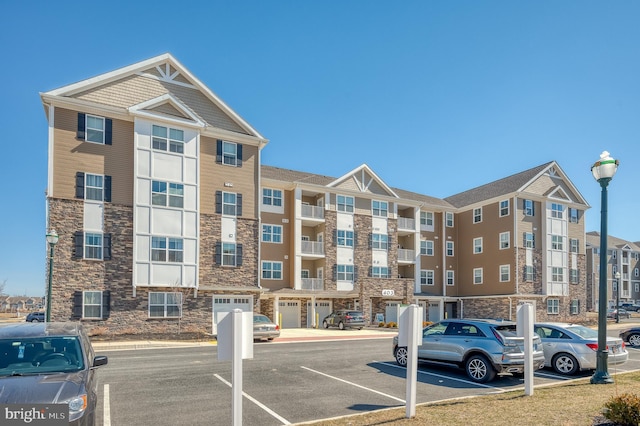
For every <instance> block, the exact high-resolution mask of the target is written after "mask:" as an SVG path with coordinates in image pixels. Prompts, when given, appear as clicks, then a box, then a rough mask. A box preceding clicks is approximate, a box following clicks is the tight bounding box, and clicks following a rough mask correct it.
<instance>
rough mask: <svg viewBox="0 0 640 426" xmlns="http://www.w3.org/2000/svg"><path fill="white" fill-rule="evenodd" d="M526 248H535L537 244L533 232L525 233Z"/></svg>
mask: <svg viewBox="0 0 640 426" xmlns="http://www.w3.org/2000/svg"><path fill="white" fill-rule="evenodd" d="M524 246H525V248H531V249H532V248H535V247H536V242H535V239H534V236H533V232H525V233H524Z"/></svg>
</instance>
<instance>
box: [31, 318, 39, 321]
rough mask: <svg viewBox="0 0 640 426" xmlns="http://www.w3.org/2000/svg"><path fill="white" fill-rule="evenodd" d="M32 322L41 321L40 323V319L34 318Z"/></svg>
mask: <svg viewBox="0 0 640 426" xmlns="http://www.w3.org/2000/svg"><path fill="white" fill-rule="evenodd" d="M31 322H40V321H38V318H34V319H32V320H31Z"/></svg>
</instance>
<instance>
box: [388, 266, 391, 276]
mask: <svg viewBox="0 0 640 426" xmlns="http://www.w3.org/2000/svg"><path fill="white" fill-rule="evenodd" d="M387 278H391V268H387Z"/></svg>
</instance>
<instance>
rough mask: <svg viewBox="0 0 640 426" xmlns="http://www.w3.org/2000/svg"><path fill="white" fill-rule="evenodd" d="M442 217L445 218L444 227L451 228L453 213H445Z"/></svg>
mask: <svg viewBox="0 0 640 426" xmlns="http://www.w3.org/2000/svg"><path fill="white" fill-rule="evenodd" d="M444 217H445V225H446V226H447V228H453V213H451V212H446V213H445V214H444Z"/></svg>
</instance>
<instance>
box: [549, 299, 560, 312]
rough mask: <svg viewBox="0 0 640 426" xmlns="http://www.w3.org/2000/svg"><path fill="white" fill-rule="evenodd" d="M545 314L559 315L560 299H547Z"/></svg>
mask: <svg viewBox="0 0 640 426" xmlns="http://www.w3.org/2000/svg"><path fill="white" fill-rule="evenodd" d="M551 302H556V303H551ZM547 314H548V315H560V299H547Z"/></svg>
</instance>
